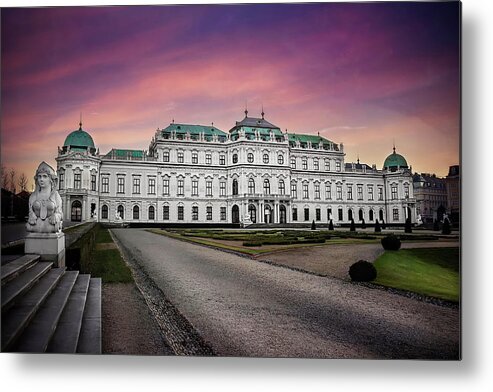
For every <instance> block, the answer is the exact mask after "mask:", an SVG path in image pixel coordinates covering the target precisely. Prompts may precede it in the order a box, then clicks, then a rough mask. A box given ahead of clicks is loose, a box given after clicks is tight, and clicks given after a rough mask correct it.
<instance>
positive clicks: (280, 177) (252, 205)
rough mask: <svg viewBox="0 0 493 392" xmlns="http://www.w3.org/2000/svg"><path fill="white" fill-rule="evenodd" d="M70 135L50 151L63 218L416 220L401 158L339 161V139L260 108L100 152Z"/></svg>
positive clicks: (189, 221)
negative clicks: (292, 126)
mask: <svg viewBox="0 0 493 392" xmlns="http://www.w3.org/2000/svg"><path fill="white" fill-rule="evenodd" d="M76 132H84V131H82V128H80V129H79V131H75V132H74V133H76ZM74 133H72V134H74ZM72 134H71V135H72ZM86 135H88V134H87V133H86ZM70 137H71V136H70V135H69V137H67V141H66V143H65V146H64V147H63V148H62V149H59V154H58V157H57V163H58V174H59V176H60V195H61V196H62V200H63V203H64V209H63V210H64V211H65V214H66V215H65V219H66V220H79V219H80V220H81V221H85V220H89V219H96V220H98V221H100V222H121V221H124V222H128V223H141V224H142V223H161V224H165V223H170V224H181V223H183V224H202V225H204V224H231V223H241V224H243V225H248V224H250V223H258V224H263V223H268V224H277V223H288V224H297V223H311V222H312V221H313V220H314V221H315V222H317V223H325V224H326V223H328V221H329V220H330V219H332V220H333V223H334V224H335V225H337V224H349V223H350V221H351V216H352V217H353V218H354V221H355V223H356V224H358V223H361V219H364V220H365V222H366V224H371V223H374V222H375V220H376V219H378V220H379V221H380V222H382V219H383V220H384V221H385V223H386V224H390V225H392V224H399V225H402V224H404V222H405V220H406V219H407V217H408V216H409V217H410V219H411V221H412V222H415V208H414V199H413V187H412V176H411V171H410V170H409V168H407V166H405V167H403V168H401V167H392V168H390V167H389V168H385V169H383V170H377V169H376V166H375V165H373V167H370V166H368V165H365V164H360V163H359V162H358V163H356V164H345V162H344V155H345V154H344V148H343V145H342V144H340V145H338V144H335V143H332V142H330V141H329V140H327V139H325V138H322V137H320V136H314V135H297V134H288V133H286V132H282V131H281V130H280V128H279V127H277V126H275V125H273V124H270V123H269V122H267V121H266V120H265V119H264V118H263V115H262V118H252V117H248V116H247V112H246V116H245V118H244V119H243V120H242V121H240V122H237V123H236V125H235V126H234V127H233V128H232V129H231V130H230V131H229V133H224V132H222V131H220V130H219V129H217V128H215V127H213V126H197V125H187V124H175V123H172V124H170V125H169V126H168V127H166V128H165V129H158V130H157V131H156V132H155V135H154V137H153V138H152V141H151V143H150V147H149V150H148V151H138V150H117V149H114V150H112V151H110V152H109V153H108V154H106V155H100V154H98V153H96V149H95V147H94V145H93V144H92V145H90V146H85V145H82V146H81V145H74V144H73V143H76V142H73V138H72V139H71V140H69V138H70ZM89 139H90V142H91V143H92V139H91V138H90V136H89ZM91 143H89V144H91ZM79 144H83V143H79ZM84 148H85V150H84ZM394 154H395V151H394ZM389 157H390V156H389ZM74 203H75V207H74ZM79 203H80V204H79ZM79 206H80V214H78V209H77V208H79Z"/></svg>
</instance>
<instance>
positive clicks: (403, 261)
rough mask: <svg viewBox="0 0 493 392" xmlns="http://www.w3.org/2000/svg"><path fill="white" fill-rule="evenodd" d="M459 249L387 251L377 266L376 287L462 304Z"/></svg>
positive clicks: (376, 263) (376, 262)
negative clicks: (390, 288) (406, 291)
mask: <svg viewBox="0 0 493 392" xmlns="http://www.w3.org/2000/svg"><path fill="white" fill-rule="evenodd" d="M459 258H460V256H459V248H426V249H401V250H399V251H386V252H385V253H384V254H383V255H381V256H380V257H379V258H378V259H377V260H376V261H375V263H374V265H375V268H376V269H377V278H376V279H375V280H374V283H377V284H381V285H383V286H388V287H394V288H398V289H404V290H409V291H413V292H415V293H419V294H424V295H428V296H431V297H436V298H442V299H445V300H449V301H454V302H458V301H459V297H460V275H459Z"/></svg>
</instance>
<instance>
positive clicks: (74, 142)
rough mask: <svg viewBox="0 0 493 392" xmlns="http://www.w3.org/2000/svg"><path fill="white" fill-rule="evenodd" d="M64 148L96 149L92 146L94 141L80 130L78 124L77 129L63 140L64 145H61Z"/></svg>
mask: <svg viewBox="0 0 493 392" xmlns="http://www.w3.org/2000/svg"><path fill="white" fill-rule="evenodd" d="M63 145H64V147H70V148H72V149H74V148H76V149H77V148H80V149H84V150H86V149H87V147H90V148H96V147H95V146H94V141H93V140H92V137H91V135H89V134H88V133H87V132H86V131H84V130H83V129H82V124H80V127H79V129H77V130H76V131H73V132H71V133H70V134H69V135H68V136H67V138H66V139H65V143H63Z"/></svg>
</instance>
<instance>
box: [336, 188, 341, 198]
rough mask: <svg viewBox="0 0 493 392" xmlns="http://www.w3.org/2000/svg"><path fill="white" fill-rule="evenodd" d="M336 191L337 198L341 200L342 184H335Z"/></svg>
mask: <svg viewBox="0 0 493 392" xmlns="http://www.w3.org/2000/svg"><path fill="white" fill-rule="evenodd" d="M336 192H337V200H342V185H337V188H336Z"/></svg>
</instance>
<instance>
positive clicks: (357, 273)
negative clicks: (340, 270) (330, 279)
mask: <svg viewBox="0 0 493 392" xmlns="http://www.w3.org/2000/svg"><path fill="white" fill-rule="evenodd" d="M349 276H350V278H351V280H352V281H353V282H371V281H372V280H375V278H376V277H377V269H376V268H375V266H374V265H373V264H372V263H369V262H368V261H366V260H359V261H357V262H356V263H354V264H353V265H352V266H351V267H349Z"/></svg>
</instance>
